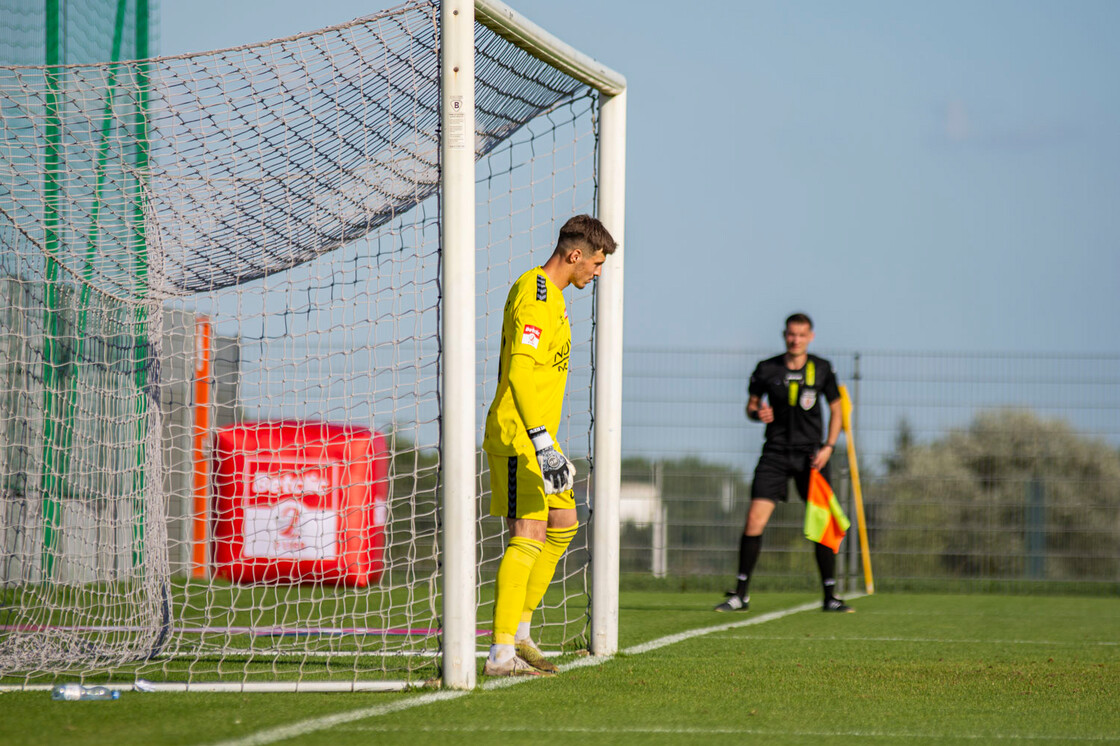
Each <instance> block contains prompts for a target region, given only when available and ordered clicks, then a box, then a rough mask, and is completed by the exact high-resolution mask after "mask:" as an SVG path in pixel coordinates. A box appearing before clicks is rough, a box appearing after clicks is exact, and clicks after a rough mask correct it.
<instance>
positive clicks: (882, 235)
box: [160, 0, 1120, 354]
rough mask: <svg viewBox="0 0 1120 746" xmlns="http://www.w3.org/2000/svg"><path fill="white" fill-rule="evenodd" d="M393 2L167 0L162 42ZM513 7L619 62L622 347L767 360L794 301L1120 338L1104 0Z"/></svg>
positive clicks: (225, 35)
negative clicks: (623, 195) (623, 168)
mask: <svg viewBox="0 0 1120 746" xmlns="http://www.w3.org/2000/svg"><path fill="white" fill-rule="evenodd" d="M394 4H395V3H393V2H391V1H390V2H386V0H366V2H357V1H356V0H322V1H321V2H307V0H232V1H231V0H225V1H224V2H217V1H215V0H192V1H191V2H189V3H188V2H164V3H163V4H162V7H161V10H160V13H161V18H162V23H161V32H160V36H161V42H160V46H161V51H162V53H163V54H181V53H186V52H195V51H203V50H206V49H214V48H219V47H227V46H235V45H239V44H244V43H249V42H254V41H263V40H266V39H270V38H275V37H278V36H285V35H290V34H294V33H299V32H301V31H308V30H312V29H314V28H318V27H321V26H326V25H331V24H335V23H340V22H343V21H346V20H349V19H351V18H356V17H358V16H361V15H367V14H369V13H373V12H376V11H378V10H381V9H383V8H386V7H392V6H393V5H394ZM510 5H512V6H513V7H514V8H515V9H517V10H519V11H520V12H521V13H523V14H524V15H525V16H527V17H528V18H529V19H531V20H533V21H535V22H537V23H539V24H540V25H542V26H544V27H546V28H547V29H549V30H550V31H552V32H553V33H554V34H556V35H557V36H559V37H560V38H561V39H563V40H565V41H567V42H569V43H570V44H572V45H573V46H576V47H578V48H580V49H581V50H583V51H584V52H586V53H588V54H590V55H591V56H593V57H596V58H597V59H599V60H601V61H602V62H604V63H605V64H607V65H609V66H611V67H613V68H614V69H616V70H618V71H619V72H621V73H623V74H624V75H625V76H626V77H627V80H628V83H629V110H628V125H629V128H628V135H629V149H628V154H627V157H628V164H627V165H628V188H627V226H626V239H627V241H626V245H627V275H626V277H627V288H626V335H627V336H626V341H627V345H628V346H657V347H682V346H684V347H759V346H769V345H773V346H774V347H775V348H776V349H775V351H777V350H778V349H780V342H781V340H780V337H779V332H780V329H781V324H782V319H784V318H785V316H786V314H787V313H788V312H789V311H791V310H795V309H796V310H805V311H807V312H809V313H810V314H811V315H813V316H814V318H815V320H816V322H817V331H818V335H817V346H819V347H827V348H833V349H835V348H842V349H862V350H961V351H997V352H998V351H1021V352H1065V351H1069V352H1085V353H1095V352H1105V353H1110V354H1120V85H1118V84H1117V82H1116V75H1117V71H1118V70H1120V44H1117V43H1116V39H1115V34H1116V31H1117V30H1118V29H1120V2H1112V1H1111V0H1096V1H1092V0H1077V1H1076V2H1059V0H1048V1H1047V2H1035V1H1030V0H1000V1H998V2H996V1H977V0H973V1H970V2H964V1H960V0H952V1H950V2H944V1H940V0H939V1H938V2H924V3H918V2H895V1H894V0H877V1H875V2H866V1H865V2H851V3H836V2H830V1H819V2H818V1H813V2H809V1H808V0H792V1H788V2H786V1H778V0H772V1H767V2H755V1H753V0H744V1H743V2H737V3H727V2H703V1H701V2H695V3H685V4H681V3H667V2H660V1H652V2H644V3H638V2H621V1H619V0H564V2H557V1H556V0H511V2H510ZM666 297H670V298H673V299H675V302H673V303H665V302H664V299H665V298H666Z"/></svg>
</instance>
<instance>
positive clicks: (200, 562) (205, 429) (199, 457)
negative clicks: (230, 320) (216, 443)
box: [191, 316, 212, 578]
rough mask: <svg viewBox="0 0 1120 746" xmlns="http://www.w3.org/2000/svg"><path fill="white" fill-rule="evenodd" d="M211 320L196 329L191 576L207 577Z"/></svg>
mask: <svg viewBox="0 0 1120 746" xmlns="http://www.w3.org/2000/svg"><path fill="white" fill-rule="evenodd" d="M211 331H212V330H211V328H210V319H208V318H206V317H205V316H200V317H198V319H197V320H196V321H195V326H194V349H195V356H194V438H193V444H192V447H191V455H192V459H193V461H194V482H193V494H194V500H193V512H194V521H193V526H192V537H191V538H192V545H191V577H193V578H205V577H206V534H207V531H206V512H207V511H206V498H207V482H208V481H209V477H210V468H209V464H208V462H207V460H206V438H207V436H208V435H209V434H210V344H211V343H210V338H211Z"/></svg>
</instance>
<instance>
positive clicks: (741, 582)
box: [735, 534, 762, 599]
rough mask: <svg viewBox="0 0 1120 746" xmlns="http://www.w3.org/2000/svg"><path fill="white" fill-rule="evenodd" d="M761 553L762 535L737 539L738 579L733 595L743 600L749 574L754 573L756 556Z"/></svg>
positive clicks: (746, 592)
mask: <svg viewBox="0 0 1120 746" xmlns="http://www.w3.org/2000/svg"><path fill="white" fill-rule="evenodd" d="M761 552H762V535H761V534H759V535H758V536H746V535H743V536H741V537H739V577H738V582H737V583H736V584H735V595H736V596H738V597H739V598H743V599H745V598H746V597H747V595H748V593H749V591H748V587H749V586H750V582H751V573H753V572H754V566H755V563H757V562H758V555H759V553H761Z"/></svg>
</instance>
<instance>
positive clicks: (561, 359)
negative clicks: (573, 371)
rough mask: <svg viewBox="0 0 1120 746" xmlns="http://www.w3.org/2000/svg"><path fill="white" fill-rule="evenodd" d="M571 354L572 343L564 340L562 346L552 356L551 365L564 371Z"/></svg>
mask: <svg viewBox="0 0 1120 746" xmlns="http://www.w3.org/2000/svg"><path fill="white" fill-rule="evenodd" d="M571 354H572V343H571V342H570V341H569V342H565V343H564V346H563V347H561V348H560V349H559V350H557V351H556V354H554V355H553V356H552V367H553V368H556V370H559V371H564V370H567V369H568V358H569V357H570V356H571Z"/></svg>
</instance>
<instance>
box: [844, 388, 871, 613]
mask: <svg viewBox="0 0 1120 746" xmlns="http://www.w3.org/2000/svg"><path fill="white" fill-rule="evenodd" d="M840 412H841V414H842V415H843V416H842V418H841V419H842V420H843V423H844V439H845V440H846V441H847V442H848V468H850V469H851V472H852V497H853V498H854V500H855V504H856V524H857V527H858V529H859V556H860V557H862V558H863V584H864V586H866V588H867V595H869V596H870V595H871V594H873V593H875V579H874V578H873V577H872V576H871V549H870V548H869V547H868V546H867V521H866V520H865V519H864V517H863V490H862V488H861V487H860V484H859V464H858V463H857V462H856V441H855V439H854V438H853V437H852V400H851V398H850V397H849V396H848V388H847V387H846V386H841V387H840Z"/></svg>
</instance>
